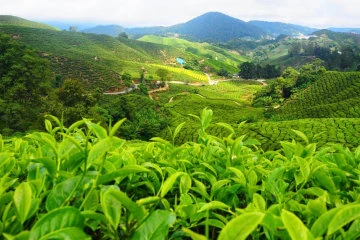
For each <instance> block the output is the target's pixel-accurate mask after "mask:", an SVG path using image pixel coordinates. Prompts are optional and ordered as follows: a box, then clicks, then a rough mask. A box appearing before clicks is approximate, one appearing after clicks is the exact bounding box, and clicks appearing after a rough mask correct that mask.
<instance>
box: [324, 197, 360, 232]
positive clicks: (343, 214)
mask: <svg viewBox="0 0 360 240" xmlns="http://www.w3.org/2000/svg"><path fill="white" fill-rule="evenodd" d="M359 217H360V204H356V205H347V206H344V207H343V208H341V209H340V210H339V211H338V212H337V213H336V214H335V215H334V216H333V218H332V219H331V221H330V223H329V228H328V231H327V234H328V235H331V234H333V233H334V232H336V231H338V230H339V229H341V228H342V227H343V226H345V225H347V224H348V223H350V222H352V221H354V220H355V219H357V218H359Z"/></svg>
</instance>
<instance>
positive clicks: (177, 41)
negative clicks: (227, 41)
mask: <svg viewBox="0 0 360 240" xmlns="http://www.w3.org/2000/svg"><path fill="white" fill-rule="evenodd" d="M138 40H139V41H143V42H151V43H157V44H163V45H168V46H173V47H176V48H179V49H181V50H182V51H184V52H185V53H188V54H192V55H196V56H199V57H202V58H203V59H204V61H205V62H204V64H205V65H209V66H211V67H213V68H215V69H219V68H224V69H227V70H228V71H230V72H238V65H239V63H241V62H245V61H249V58H247V57H246V56H243V55H240V54H239V53H238V52H235V51H229V50H227V49H224V48H220V47H217V46H215V45H212V44H209V43H206V42H204V43H199V42H191V41H188V40H185V39H181V38H171V37H160V36H155V35H146V36H143V37H141V38H139V39H138Z"/></svg>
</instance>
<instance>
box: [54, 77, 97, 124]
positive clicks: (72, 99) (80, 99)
mask: <svg viewBox="0 0 360 240" xmlns="http://www.w3.org/2000/svg"><path fill="white" fill-rule="evenodd" d="M57 97H58V100H59V103H60V105H58V106H57V109H52V111H53V112H51V113H52V114H53V115H56V116H61V115H62V114H64V118H65V122H66V123H72V122H75V121H77V120H80V119H81V118H82V117H89V115H91V114H89V113H90V112H91V111H90V110H91V108H92V107H94V106H95V104H96V102H97V101H98V98H99V96H98V94H96V93H87V92H86V91H85V89H84V85H83V84H82V83H81V82H80V81H78V80H73V79H66V80H65V81H64V83H63V85H62V87H61V88H60V89H59V90H58V92H57ZM90 117H96V116H90Z"/></svg>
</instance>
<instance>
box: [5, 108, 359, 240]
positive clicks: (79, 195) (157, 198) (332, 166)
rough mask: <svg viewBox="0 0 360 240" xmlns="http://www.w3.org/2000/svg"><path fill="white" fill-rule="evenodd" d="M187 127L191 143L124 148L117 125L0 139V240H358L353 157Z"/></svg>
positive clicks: (53, 127)
mask: <svg viewBox="0 0 360 240" xmlns="http://www.w3.org/2000/svg"><path fill="white" fill-rule="evenodd" d="M193 117H194V118H196V119H198V121H199V125H200V128H199V130H198V139H197V141H191V142H186V143H184V144H182V145H181V146H177V145H174V142H175V141H176V138H177V137H178V135H179V134H180V133H181V131H182V128H183V127H184V124H180V125H179V126H178V127H176V128H175V129H174V130H173V131H172V133H171V140H170V141H167V140H164V139H162V138H159V137H156V138H153V139H152V141H151V142H128V141H125V140H123V139H120V138H118V137H116V133H117V132H118V131H121V124H122V123H123V122H124V121H125V120H121V121H119V122H117V123H116V124H114V125H113V126H111V127H109V128H108V129H105V128H103V127H102V126H100V125H99V124H95V123H93V122H91V121H90V120H88V119H83V120H81V121H78V122H76V123H74V124H72V125H71V126H69V127H66V126H64V125H63V123H62V121H61V120H59V119H57V118H56V117H53V116H48V117H47V119H46V120H45V126H46V130H47V132H34V133H31V134H29V135H27V136H26V137H24V138H12V139H3V138H0V216H1V219H0V234H1V235H0V236H1V238H3V239H91V238H93V239H186V238H187V239H189V238H192V239H216V238H218V239H247V238H251V239H320V238H326V239H356V238H359V237H360V233H359V231H358V229H359V219H360V214H359V212H360V204H359V199H360V198H359V197H360V192H359V183H360V182H359V166H360V165H359V162H360V147H359V148H356V149H355V150H353V151H351V150H349V149H348V148H345V147H343V146H341V145H333V146H329V147H325V148H318V146H317V144H316V143H314V142H312V141H311V140H309V139H308V137H307V136H306V135H305V134H303V133H301V132H299V131H294V134H296V135H297V136H298V137H299V139H301V140H299V141H294V140H293V141H282V142H280V144H281V147H280V148H279V149H274V150H272V151H267V152H264V151H262V150H261V149H260V148H259V142H258V141H256V140H254V139H250V138H248V137H246V136H245V135H242V134H241V130H242V129H243V128H244V123H242V124H240V125H239V126H238V128H233V127H232V126H230V125H229V124H226V123H218V124H217V125H218V126H219V127H222V128H224V130H225V131H226V132H227V134H226V135H224V137H222V138H220V137H216V136H213V135H210V134H209V133H208V130H209V126H210V124H211V120H212V111H211V110H208V109H204V110H203V111H202V113H201V114H200V116H193Z"/></svg>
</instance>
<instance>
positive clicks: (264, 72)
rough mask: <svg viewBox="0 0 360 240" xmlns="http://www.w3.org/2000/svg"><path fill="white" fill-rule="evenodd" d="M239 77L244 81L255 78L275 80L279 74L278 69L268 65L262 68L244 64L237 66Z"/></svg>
mask: <svg viewBox="0 0 360 240" xmlns="http://www.w3.org/2000/svg"><path fill="white" fill-rule="evenodd" d="M239 69H240V72H239V76H240V77H242V78H245V79H255V78H265V79H270V78H276V77H278V76H280V74H281V72H280V70H279V68H278V67H276V66H274V65H270V64H266V65H265V66H262V65H261V64H255V63H252V62H244V63H243V64H241V65H239Z"/></svg>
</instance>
